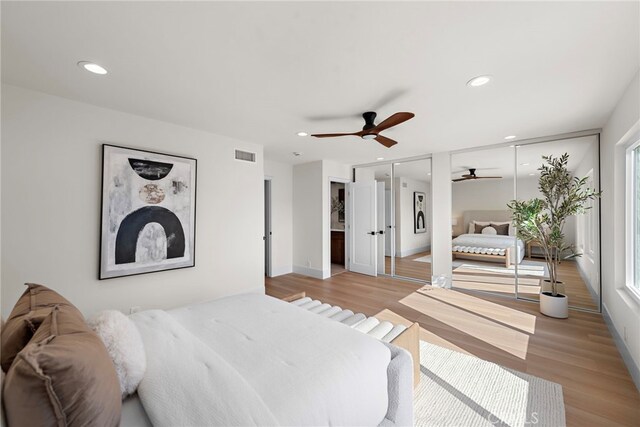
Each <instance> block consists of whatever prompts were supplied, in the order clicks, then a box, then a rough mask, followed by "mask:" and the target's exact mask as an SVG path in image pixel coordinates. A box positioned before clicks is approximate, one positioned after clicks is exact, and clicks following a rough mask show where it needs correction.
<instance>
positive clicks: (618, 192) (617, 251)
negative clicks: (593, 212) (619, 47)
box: [600, 74, 640, 388]
mask: <svg viewBox="0 0 640 427" xmlns="http://www.w3.org/2000/svg"><path fill="white" fill-rule="evenodd" d="M639 99H640V74H636V76H635V77H634V78H633V80H632V81H631V82H630V84H629V86H628V88H627V89H626V91H625V93H624V94H623V95H622V97H621V98H620V101H619V102H618V104H617V106H616V108H615V110H614V111H613V114H612V115H611V117H610V118H609V120H608V121H607V124H606V125H605V126H604V128H603V129H602V135H601V140H600V143H601V147H600V162H601V175H602V180H601V182H602V191H603V194H602V207H603V209H602V298H603V307H604V314H605V317H606V318H607V319H610V322H611V324H612V326H613V328H614V329H613V331H612V332H613V333H614V336H615V337H616V338H618V339H617V343H618V348H620V350H621V353H622V355H623V357H624V359H625V362H627V366H628V367H629V370H630V371H631V373H632V375H633V376H634V379H635V381H636V385H637V386H638V388H640V304H639V303H638V302H637V301H636V300H634V299H633V298H632V297H631V296H630V295H629V293H628V292H627V291H626V289H625V258H626V253H625V229H624V226H625V221H624V209H625V176H624V144H626V143H627V142H629V141H630V140H631V139H636V140H637V138H638V135H640V102H639ZM625 331H626V333H625Z"/></svg>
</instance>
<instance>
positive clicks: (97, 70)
mask: <svg viewBox="0 0 640 427" xmlns="http://www.w3.org/2000/svg"><path fill="white" fill-rule="evenodd" d="M78 67H82V68H84V69H85V70H87V71H90V72H92V73H93V74H100V75H104V74H107V70H106V69H105V68H104V67H102V66H100V65H98V64H94V63H93V62H89V61H80V62H78Z"/></svg>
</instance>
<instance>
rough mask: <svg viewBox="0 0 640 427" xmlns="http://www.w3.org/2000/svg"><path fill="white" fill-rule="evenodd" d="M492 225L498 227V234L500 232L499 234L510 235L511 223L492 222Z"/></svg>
mask: <svg viewBox="0 0 640 427" xmlns="http://www.w3.org/2000/svg"><path fill="white" fill-rule="evenodd" d="M491 226H492V227H493V228H495V229H496V234H498V235H499V236H508V235H509V224H494V223H493V222H492V223H491Z"/></svg>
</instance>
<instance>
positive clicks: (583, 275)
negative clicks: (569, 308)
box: [576, 261, 602, 305]
mask: <svg viewBox="0 0 640 427" xmlns="http://www.w3.org/2000/svg"><path fill="white" fill-rule="evenodd" d="M576 267H577V270H578V274H579V275H580V278H581V279H582V281H583V282H584V283H586V285H587V286H586V287H587V290H588V291H589V293H590V294H591V299H592V300H593V303H594V304H595V305H600V295H598V294H597V292H596V290H595V289H593V286H591V280H589V278H588V277H587V274H586V272H585V271H584V269H583V268H582V264H580V263H579V262H578V261H576ZM600 292H602V291H600Z"/></svg>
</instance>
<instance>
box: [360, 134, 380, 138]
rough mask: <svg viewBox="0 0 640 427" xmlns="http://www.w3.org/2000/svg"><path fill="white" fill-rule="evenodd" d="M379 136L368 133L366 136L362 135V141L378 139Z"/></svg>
mask: <svg viewBox="0 0 640 427" xmlns="http://www.w3.org/2000/svg"><path fill="white" fill-rule="evenodd" d="M377 137H378V135H374V134H372V133H368V134H366V135H362V139H376V138H377Z"/></svg>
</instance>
